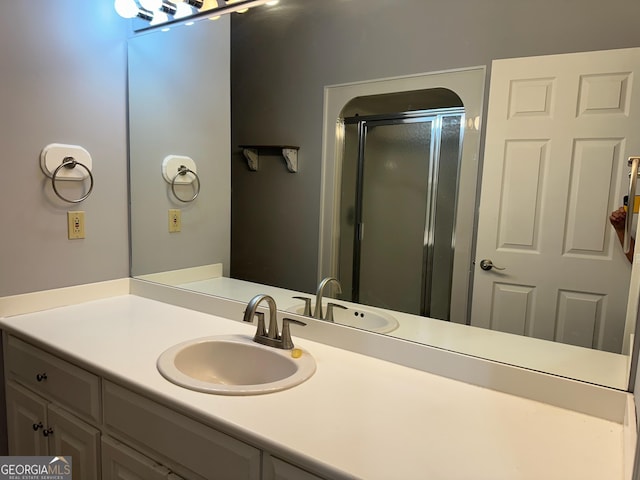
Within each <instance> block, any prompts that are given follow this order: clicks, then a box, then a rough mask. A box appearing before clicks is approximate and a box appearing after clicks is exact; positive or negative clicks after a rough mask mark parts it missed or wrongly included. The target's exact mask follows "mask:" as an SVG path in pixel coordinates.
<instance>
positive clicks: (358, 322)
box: [287, 302, 400, 333]
mask: <svg viewBox="0 0 640 480" xmlns="http://www.w3.org/2000/svg"><path fill="white" fill-rule="evenodd" d="M332 303H333V302H332ZM336 303H338V302H336ZM339 305H342V306H343V307H347V308H346V309H342V308H335V307H334V309H333V321H334V322H335V323H339V324H340V325H346V326H348V327H356V328H361V329H363V330H369V331H370V332H376V333H389V332H392V331H393V330H395V329H396V328H398V326H399V325H400V324H399V323H398V320H396V319H395V318H394V317H393V316H392V315H389V314H388V313H386V312H382V311H375V310H369V309H368V308H362V307H360V306H359V305H358V306H357V307H350V306H349V307H348V306H347V305H344V304H342V303H339ZM314 308H315V305H314V304H311V311H312V312H313V309H314ZM287 311H289V312H293V313H297V314H299V315H303V314H304V303H298V304H295V305H293V306H291V307H290V308H288V309H287ZM322 311H323V312H324V313H325V314H326V312H327V305H326V304H325V303H324V302H323V303H322Z"/></svg>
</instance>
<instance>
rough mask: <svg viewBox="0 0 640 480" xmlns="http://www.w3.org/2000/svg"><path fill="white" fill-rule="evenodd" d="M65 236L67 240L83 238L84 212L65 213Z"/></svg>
mask: <svg viewBox="0 0 640 480" xmlns="http://www.w3.org/2000/svg"><path fill="white" fill-rule="evenodd" d="M67 234H68V237H69V240H76V239H78V238H84V212H67Z"/></svg>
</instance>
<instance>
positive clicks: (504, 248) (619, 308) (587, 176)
mask: <svg viewBox="0 0 640 480" xmlns="http://www.w3.org/2000/svg"><path fill="white" fill-rule="evenodd" d="M639 74H640V49H623V50H614V51H603V52H588V53H577V54H568V55H552V56H546V57H531V58H519V59H508V60H497V61H495V62H494V63H493V66H492V78H491V91H490V96H489V113H488V122H487V138H486V145H485V155H484V167H483V181H482V193H481V201H480V209H479V219H478V240H477V250H476V271H475V274H474V289H473V292H474V293H473V303H472V314H471V324H472V325H476V326H481V327H485V328H492V329H496V330H501V331H506V332H512V333H518V334H522V335H529V336H534V337H537V338H543V339H548V340H555V341H560V342H565V343H571V344H575V345H581V346H585V347H593V348H599V349H605V350H610V351H615V352H620V351H621V348H622V342H623V332H624V323H625V315H626V307H627V296H628V291H629V278H630V272H631V266H630V264H629V262H628V260H627V259H626V257H625V256H624V255H623V253H622V249H621V247H620V244H619V242H618V239H617V238H616V236H615V232H614V230H613V229H612V228H611V226H610V225H609V222H608V216H609V213H610V212H611V211H613V210H615V209H616V208H618V207H619V206H620V204H621V202H622V197H623V195H624V194H625V193H626V188H627V185H628V179H627V173H628V170H627V168H626V159H627V157H628V156H630V155H634V154H637V153H638V152H640V142H639V141H638V138H636V134H637V131H640V129H639V128H638V127H639V126H640V121H639V119H640V118H639V114H640V95H639V94H640V92H638V91H637V89H636V88H634V80H635V78H636V77H637V76H638V75H639ZM485 258H486V259H491V260H492V261H493V263H494V264H495V265H498V266H501V267H505V268H506V270H504V271H497V270H495V269H494V270H490V271H483V270H481V269H480V268H479V264H480V260H481V259H485Z"/></svg>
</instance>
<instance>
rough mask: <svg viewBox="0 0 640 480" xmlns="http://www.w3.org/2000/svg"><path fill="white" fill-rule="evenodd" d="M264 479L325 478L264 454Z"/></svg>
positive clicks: (309, 479) (301, 479) (320, 479)
mask: <svg viewBox="0 0 640 480" xmlns="http://www.w3.org/2000/svg"><path fill="white" fill-rule="evenodd" d="M262 471H263V474H262V480H324V479H323V478H322V477H318V476H317V475H314V474H313V473H309V472H307V471H306V470H302V469H301V468H298V467H296V466H295V465H291V464H290V463H287V462H285V461H283V460H280V459H279V458H276V457H272V456H270V455H267V454H265V455H264V465H263V469H262Z"/></svg>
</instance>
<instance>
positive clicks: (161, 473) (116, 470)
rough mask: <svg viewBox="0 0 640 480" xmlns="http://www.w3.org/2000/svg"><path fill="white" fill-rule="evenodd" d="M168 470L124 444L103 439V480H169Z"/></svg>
mask: <svg viewBox="0 0 640 480" xmlns="http://www.w3.org/2000/svg"><path fill="white" fill-rule="evenodd" d="M170 475H171V473H170V471H169V469H168V468H165V467H163V466H162V465H159V464H157V463H156V462H154V461H153V460H151V459H149V458H147V457H145V456H144V455H142V454H141V453H138V452H136V451H135V450H133V449H131V448H129V447H127V446H126V445H123V444H122V443H120V442H118V441H116V440H114V439H112V438H109V437H104V438H103V439H102V480H168V479H169V478H170Z"/></svg>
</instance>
